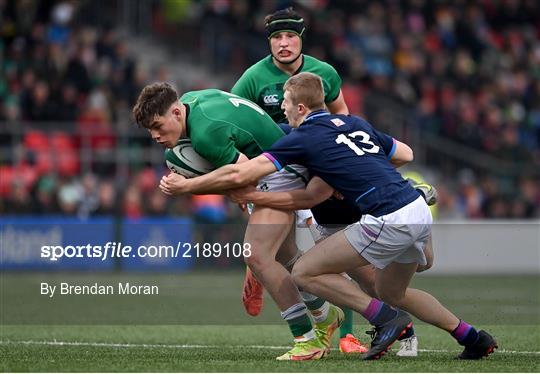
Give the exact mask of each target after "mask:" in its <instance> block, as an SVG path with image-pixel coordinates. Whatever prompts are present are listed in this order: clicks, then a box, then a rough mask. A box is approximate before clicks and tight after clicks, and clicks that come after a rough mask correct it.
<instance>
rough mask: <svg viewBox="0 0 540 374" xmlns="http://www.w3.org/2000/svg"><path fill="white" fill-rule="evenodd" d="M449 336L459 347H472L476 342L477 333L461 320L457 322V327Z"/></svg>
mask: <svg viewBox="0 0 540 374" xmlns="http://www.w3.org/2000/svg"><path fill="white" fill-rule="evenodd" d="M451 335H452V336H453V337H454V338H455V339H456V340H457V342H458V343H459V344H461V345H472V344H474V343H476V341H477V340H478V331H476V329H475V328H474V327H472V326H471V325H469V324H468V323H467V322H465V321H462V320H459V325H458V326H457V327H456V328H455V329H454V331H452V332H451Z"/></svg>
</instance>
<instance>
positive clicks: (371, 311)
mask: <svg viewBox="0 0 540 374" xmlns="http://www.w3.org/2000/svg"><path fill="white" fill-rule="evenodd" d="M362 315H363V316H364V317H365V318H366V319H367V320H368V321H369V323H371V324H372V325H373V326H379V325H382V324H383V323H385V322H388V321H390V320H391V319H393V318H394V317H395V316H396V315H397V310H395V309H394V308H392V307H391V306H390V305H388V304H386V303H383V302H382V301H380V300H377V299H371V302H370V303H369V305H368V307H367V308H366V310H365V311H364V313H362Z"/></svg>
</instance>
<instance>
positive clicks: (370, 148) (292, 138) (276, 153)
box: [264, 111, 420, 217]
mask: <svg viewBox="0 0 540 374" xmlns="http://www.w3.org/2000/svg"><path fill="white" fill-rule="evenodd" d="M338 125H339V126H338ZM395 146H396V145H395V141H394V139H393V138H392V137H391V136H389V135H387V134H384V133H382V132H380V131H377V130H375V129H374V128H373V127H372V126H371V125H370V124H369V123H368V122H367V121H365V120H364V119H362V118H360V117H356V116H346V115H334V114H329V113H328V112H326V111H316V112H313V113H310V115H309V116H308V117H307V118H306V120H305V122H304V123H302V125H300V127H298V129H296V130H295V131H292V132H291V133H290V134H289V135H287V136H285V137H283V138H281V139H279V140H278V141H277V142H276V143H274V144H273V145H272V147H271V148H270V149H269V150H268V151H267V152H264V155H265V156H266V157H268V158H269V159H270V160H271V161H272V162H273V163H274V165H275V166H276V168H277V169H278V170H280V169H282V168H283V167H284V166H285V165H287V164H293V163H296V164H301V165H304V166H306V167H307V168H308V169H309V170H310V173H311V174H313V175H318V176H319V177H321V178H322V179H323V180H324V181H326V183H328V184H329V185H330V186H332V187H333V188H335V189H336V190H338V191H339V192H341V193H342V194H343V196H344V197H345V199H346V200H347V201H349V202H351V203H353V204H354V205H356V206H357V207H358V208H359V209H360V211H361V212H362V214H370V215H373V216H376V217H379V216H382V215H385V214H388V213H391V212H394V211H396V210H398V209H400V208H402V207H403V206H405V205H407V204H409V203H410V202H412V201H414V200H416V199H417V198H418V197H419V196H420V195H419V193H418V192H417V191H416V190H415V189H414V188H412V187H411V186H410V184H409V183H408V182H407V181H405V180H404V179H403V178H402V177H401V175H400V174H399V173H398V172H397V171H396V170H395V167H394V166H393V165H392V164H391V163H390V161H389V160H390V158H391V157H392V155H393V153H394V151H395Z"/></svg>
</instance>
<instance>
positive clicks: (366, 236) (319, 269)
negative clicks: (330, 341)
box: [160, 73, 497, 359]
mask: <svg viewBox="0 0 540 374" xmlns="http://www.w3.org/2000/svg"><path fill="white" fill-rule="evenodd" d="M284 90H285V95H284V98H285V99H284V101H283V108H284V110H285V113H286V116H287V119H288V121H289V124H291V125H292V126H295V127H298V128H297V129H296V130H295V131H293V132H292V133H291V134H289V135H287V136H286V137H284V138H281V139H280V140H278V141H277V142H276V143H275V144H274V145H273V146H272V148H271V149H270V150H269V151H267V152H265V153H264V154H263V155H261V156H259V157H256V158H254V159H252V160H250V161H247V162H245V163H242V164H237V165H226V166H224V167H222V168H219V169H217V170H215V171H213V172H212V173H209V174H206V175H204V176H201V177H197V178H193V179H185V178H184V177H182V176H180V175H176V174H175V175H169V176H167V177H164V178H163V179H162V181H161V184H160V187H161V189H162V190H163V191H164V192H165V193H167V194H180V193H188V192H190V193H213V192H216V191H224V190H227V189H232V188H237V187H240V186H244V185H248V184H253V183H255V182H256V181H257V180H258V179H259V178H260V177H262V176H264V175H267V174H270V173H272V172H275V171H276V169H277V170H280V169H281V168H282V167H284V166H285V165H287V164H289V163H298V164H302V165H305V166H306V167H308V168H309V170H310V171H311V173H312V174H314V175H317V176H319V177H320V178H321V179H323V180H324V181H325V182H326V183H327V184H329V185H330V186H332V187H333V188H334V189H336V190H337V191H339V192H340V193H341V194H342V195H343V196H344V198H345V199H346V200H347V201H349V202H351V203H354V204H355V205H356V206H357V207H358V208H359V210H360V211H361V212H362V213H363V215H362V218H361V219H360V221H359V224H355V225H351V226H349V227H348V228H347V229H345V230H343V231H340V232H338V233H336V234H334V235H332V236H330V237H329V238H327V239H326V240H324V241H322V242H321V243H319V244H317V245H316V246H315V247H314V248H312V249H311V250H310V251H308V252H307V253H306V254H305V255H304V256H302V257H301V258H300V259H299V260H298V262H297V263H296V264H295V265H294V268H293V270H292V275H293V278H294V280H295V282H296V283H297V285H298V286H299V288H301V289H303V290H305V291H307V292H310V293H313V294H315V295H317V296H320V297H322V298H324V299H326V300H329V301H330V302H332V303H334V304H337V305H344V306H347V307H349V308H351V309H353V310H355V311H357V312H358V313H361V314H362V315H363V316H364V317H365V318H366V319H367V320H368V321H369V322H370V323H371V324H372V325H373V326H374V332H373V341H372V343H371V348H370V350H369V351H368V352H367V353H366V354H364V359H378V358H380V357H381V356H382V355H383V354H384V353H385V352H386V351H387V350H388V349H389V348H390V346H391V345H392V344H393V343H394V342H395V341H396V340H397V339H398V338H399V337H401V336H402V335H403V334H404V333H405V332H406V330H407V329H408V328H410V327H411V326H412V320H411V318H410V316H409V315H408V314H407V313H406V312H404V311H403V310H407V311H408V312H410V313H411V314H413V315H414V316H416V317H417V318H419V319H421V320H423V321H424V322H427V323H430V324H432V325H434V326H437V327H439V328H441V329H443V330H446V331H448V332H449V333H451V335H452V336H453V337H454V338H455V339H456V340H457V342H458V343H459V344H461V345H463V346H464V347H465V348H464V350H463V352H462V353H461V354H460V355H459V357H460V358H462V359H480V358H482V357H484V356H487V355H489V354H490V353H492V352H493V351H494V350H495V348H497V343H496V341H495V339H493V337H492V336H491V335H489V334H488V333H487V332H485V331H482V330H480V331H478V330H476V329H475V328H474V327H473V326H471V325H469V324H468V323H466V322H465V321H462V320H460V319H458V318H457V317H456V316H455V315H454V314H453V313H451V312H450V311H449V310H448V309H446V308H445V307H444V306H442V305H441V304H440V302H439V301H438V300H437V299H435V298H434V297H433V296H431V295H430V294H428V293H426V292H424V291H421V290H416V289H411V288H408V285H409V283H410V281H411V278H412V276H413V275H414V273H415V272H416V270H417V268H418V266H424V265H426V263H427V261H426V258H425V254H424V248H425V246H426V245H427V243H428V242H429V241H430V239H431V223H432V217H431V213H430V211H429V208H428V206H427V204H426V202H425V201H424V199H423V198H422V197H421V196H420V195H419V193H418V192H417V191H416V190H415V189H414V188H412V187H411V186H410V184H409V183H408V182H407V181H405V180H404V179H403V178H402V177H401V175H400V174H399V173H398V172H397V171H396V170H395V167H396V166H400V165H403V164H405V163H407V162H410V161H412V159H413V154H412V150H411V149H410V148H409V147H408V146H407V145H406V144H404V143H401V142H399V141H397V140H395V139H393V138H392V137H390V136H389V135H386V134H384V133H381V132H379V131H377V130H375V129H374V128H373V127H372V126H371V125H370V124H369V123H368V122H366V121H365V120H363V119H361V118H359V117H355V116H346V115H332V114H330V113H328V112H326V111H325V110H324V99H323V97H324V91H323V86H322V83H321V79H320V78H319V77H318V76H316V75H314V74H311V73H300V74H298V75H295V76H293V77H291V78H289V80H288V81H287V83H286V84H285V87H284ZM325 198H326V197H325ZM368 264H371V265H373V266H375V268H376V278H375V288H376V290H377V294H378V295H379V297H380V298H381V300H379V299H376V298H372V297H370V296H368V295H367V294H366V293H365V292H363V291H362V290H361V289H360V288H358V287H356V286H355V285H354V284H353V283H351V282H350V281H348V280H347V279H345V278H344V277H342V276H341V273H343V272H346V271H347V270H349V269H353V268H357V267H360V266H363V265H368ZM394 307H395V308H394ZM397 308H401V309H397ZM402 309H403V310H402Z"/></svg>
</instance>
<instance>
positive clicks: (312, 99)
mask: <svg viewBox="0 0 540 374" xmlns="http://www.w3.org/2000/svg"><path fill="white" fill-rule="evenodd" d="M283 90H284V91H289V95H290V98H291V101H292V103H293V104H294V105H298V104H300V103H302V104H304V105H305V106H306V107H307V108H308V109H310V110H312V111H313V110H318V109H324V108H325V106H324V88H323V83H322V80H321V77H319V76H318V75H316V74H313V73H300V74H296V75H293V76H292V77H290V78H289V79H288V80H287V82H285V85H284V86H283Z"/></svg>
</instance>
